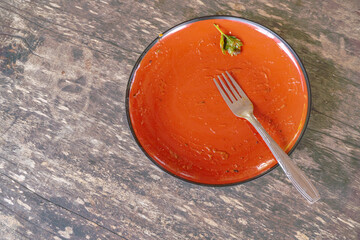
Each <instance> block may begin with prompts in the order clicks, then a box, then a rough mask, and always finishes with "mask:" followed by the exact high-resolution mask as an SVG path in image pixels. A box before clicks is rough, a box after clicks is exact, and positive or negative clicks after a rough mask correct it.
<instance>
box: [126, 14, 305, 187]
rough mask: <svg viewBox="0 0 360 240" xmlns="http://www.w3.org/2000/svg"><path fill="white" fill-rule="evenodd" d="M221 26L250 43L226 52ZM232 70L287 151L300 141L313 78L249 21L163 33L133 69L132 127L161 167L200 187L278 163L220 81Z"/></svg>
mask: <svg viewBox="0 0 360 240" xmlns="http://www.w3.org/2000/svg"><path fill="white" fill-rule="evenodd" d="M214 24H217V25H219V27H220V28H221V29H222V30H223V32H224V33H226V34H229V35H233V36H236V37H237V38H239V39H240V40H241V41H242V42H243V44H244V45H243V47H242V51H241V53H240V54H238V55H236V56H230V55H229V54H225V55H224V54H223V53H222V51H221V49H220V46H219V43H220V33H219V32H218V30H217V29H216V28H215V27H214ZM225 70H227V71H228V72H230V74H231V75H232V76H233V77H234V78H235V79H236V81H237V82H238V83H239V84H240V85H241V86H242V88H243V90H244V91H245V93H246V94H247V95H248V97H249V98H250V100H251V101H252V102H253V104H254V114H255V116H256V117H257V118H258V120H259V121H260V122H261V124H262V125H263V127H264V128H265V129H266V130H267V132H268V133H269V134H270V135H271V136H272V137H273V138H274V140H275V141H276V142H277V143H278V144H279V145H280V146H281V147H282V148H283V149H284V150H285V151H286V152H287V153H290V152H291V151H293V150H294V148H295V146H296V145H297V143H298V142H299V140H300V138H301V136H302V135H303V132H304V130H305V128H306V124H307V121H308V118H309V113H310V88H309V81H308V78H307V75H306V72H305V69H304V67H303V65H302V64H301V62H300V60H299V58H298V56H297V55H296V53H295V52H294V50H293V49H292V48H291V47H290V46H289V45H288V44H287V43H286V42H285V41H284V40H283V39H282V38H280V37H279V36H278V35H277V34H275V33H274V32H272V31H271V30H269V29H267V28H265V27H263V26H261V25H259V24H257V23H255V22H252V21H249V20H245V19H242V18H237V17H229V16H210V17H203V18H197V19H193V20H190V21H187V22H184V23H181V24H180V25H177V26H175V27H173V28H171V29H169V30H168V31H166V32H165V33H164V34H162V35H160V36H159V37H157V38H156V39H155V40H154V41H153V42H152V43H151V44H150V45H149V46H148V47H147V48H146V49H145V51H144V52H143V54H142V55H141V56H140V58H139V60H138V61H137V63H136V64H135V66H134V69H133V71H132V73H131V76H130V79H129V83H128V89H127V94H126V107H127V115H128V121H129V125H130V128H131V130H132V133H133V135H134V137H135V139H136V141H137V143H138V144H139V146H140V148H141V149H142V150H143V151H144V153H145V154H146V155H147V156H148V157H149V158H150V159H151V160H152V161H153V162H154V163H155V164H156V165H158V166H159V167H160V168H162V169H163V170H165V171H167V172H168V173H171V174H172V175H174V176H177V177H179V178H181V179H184V180H187V181H191V182H194V183H200V184H209V185H227V184H234V183H241V182H245V181H248V180H251V179H254V178H256V177H259V176H261V175H263V174H264V173H266V172H268V171H270V170H271V169H273V168H274V167H275V166H276V165H277V162H276V160H275V159H274V157H273V155H272V154H271V152H270V150H269V149H268V148H267V146H266V145H265V143H264V141H263V140H262V138H261V137H260V135H259V134H258V133H257V132H256V130H255V129H254V128H253V127H252V126H251V125H250V124H249V123H248V122H247V121H246V120H244V119H241V118H238V117H236V116H235V115H234V114H233V113H232V112H231V111H230V109H229V108H228V106H227V105H226V104H225V102H224V100H223V99H222V97H221V95H220V94H219V92H218V90H217V88H216V86H215V84H214V83H213V80H212V79H213V78H214V76H216V75H219V74H221V73H222V72H224V71H225Z"/></svg>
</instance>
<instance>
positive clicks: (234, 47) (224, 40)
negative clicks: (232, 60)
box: [214, 24, 243, 56]
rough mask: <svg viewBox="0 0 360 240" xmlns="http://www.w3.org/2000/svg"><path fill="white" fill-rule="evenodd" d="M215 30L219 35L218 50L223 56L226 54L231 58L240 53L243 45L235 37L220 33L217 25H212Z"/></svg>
mask: <svg viewBox="0 0 360 240" xmlns="http://www.w3.org/2000/svg"><path fill="white" fill-rule="evenodd" d="M214 26H215V27H216V29H217V30H219V32H220V33H221V38H220V48H221V51H222V53H223V54H226V52H228V53H229V54H230V55H231V56H234V55H237V54H239V53H240V52H241V46H242V45H243V43H242V42H241V41H240V39H238V38H237V37H235V36H228V35H226V34H225V33H223V32H222V31H221V29H220V28H219V26H218V25H216V24H214Z"/></svg>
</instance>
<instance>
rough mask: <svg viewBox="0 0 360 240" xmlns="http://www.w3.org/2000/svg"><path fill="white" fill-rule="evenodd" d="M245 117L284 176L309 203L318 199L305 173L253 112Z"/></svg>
mask: <svg viewBox="0 0 360 240" xmlns="http://www.w3.org/2000/svg"><path fill="white" fill-rule="evenodd" d="M246 119H247V120H248V121H249V122H250V123H251V124H252V125H253V126H254V127H255V129H256V130H257V131H258V132H259V134H260V135H261V137H262V138H263V140H264V141H265V143H266V145H267V146H268V147H269V148H270V151H271V152H272V154H273V155H274V157H275V159H276V160H277V162H278V163H279V165H280V166H281V168H282V169H283V170H284V172H285V174H286V176H287V177H288V178H289V179H290V181H291V182H292V184H293V185H294V186H295V188H296V189H297V190H298V191H299V192H300V193H301V195H302V196H303V197H304V198H305V199H306V200H308V201H309V202H310V203H311V204H312V203H314V202H316V201H317V200H319V199H320V195H319V193H318V191H317V190H316V188H315V187H314V186H313V185H312V184H311V182H310V180H309V179H308V178H307V177H306V176H305V174H304V173H303V172H302V171H301V170H300V169H299V168H298V167H297V166H296V165H295V164H294V163H293V161H291V159H290V157H289V156H288V155H287V154H286V153H285V152H284V151H283V150H282V148H281V147H280V146H279V145H278V144H277V143H276V142H275V141H274V139H272V137H271V136H270V135H269V134H268V133H267V132H266V131H265V129H264V128H263V126H262V125H261V123H260V122H259V121H258V120H257V119H256V117H255V116H254V114H249V115H248V116H247V117H246Z"/></svg>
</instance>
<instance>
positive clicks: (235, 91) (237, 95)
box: [213, 71, 320, 204]
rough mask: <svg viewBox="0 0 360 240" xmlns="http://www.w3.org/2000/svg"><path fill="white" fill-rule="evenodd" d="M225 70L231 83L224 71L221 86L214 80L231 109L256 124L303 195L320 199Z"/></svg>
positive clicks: (312, 199) (308, 198)
mask: <svg viewBox="0 0 360 240" xmlns="http://www.w3.org/2000/svg"><path fill="white" fill-rule="evenodd" d="M225 72H226V75H227V76H228V77H229V79H230V80H231V83H230V81H229V80H228V78H227V77H226V76H225V74H224V73H222V76H223V78H224V80H222V78H221V77H220V76H217V77H218V79H219V83H220V84H221V86H220V84H219V83H218V81H217V80H216V79H215V78H214V79H213V80H214V83H215V85H216V87H217V89H218V90H219V92H220V94H221V96H222V97H223V99H224V100H225V102H226V104H227V105H228V106H229V108H230V110H231V111H232V112H233V113H234V114H235V115H236V116H238V117H241V118H244V119H246V120H248V121H249V122H250V123H251V124H252V125H253V126H254V128H255V129H256V130H257V131H258V132H259V134H260V136H261V137H262V138H263V140H264V142H265V143H266V145H267V146H268V147H269V149H270V151H271V152H272V154H273V155H274V157H275V159H276V160H277V162H278V163H279V165H280V166H281V168H282V169H283V170H284V172H285V174H286V176H287V177H288V178H289V179H290V181H291V182H292V184H293V185H294V186H295V188H296V189H297V190H298V191H299V192H300V193H301V195H302V196H303V197H304V198H305V199H306V200H307V201H308V202H309V203H311V204H312V203H314V202H316V201H317V200H319V199H320V195H319V193H318V191H317V190H316V188H315V187H314V186H313V185H312V184H311V182H310V180H309V179H308V178H307V177H306V176H305V174H304V173H303V172H302V171H301V170H300V169H299V168H298V167H297V166H296V165H295V164H294V163H293V162H292V161H291V159H290V157H289V156H288V155H287V154H286V153H285V152H284V151H283V150H282V148H281V147H280V146H279V145H278V144H277V143H276V142H275V141H274V140H273V139H272V138H271V136H270V135H269V134H268V133H267V132H266V131H265V129H264V128H263V127H262V125H261V124H260V122H259V121H258V120H257V119H256V117H255V116H254V113H253V109H254V107H253V104H252V102H251V101H250V99H249V98H248V97H247V96H246V94H245V93H244V91H243V90H242V89H241V87H240V86H239V84H238V83H237V82H236V81H235V79H234V78H233V77H232V76H231V75H230V74H229V73H228V72H227V71H225ZM225 82H226V83H225Z"/></svg>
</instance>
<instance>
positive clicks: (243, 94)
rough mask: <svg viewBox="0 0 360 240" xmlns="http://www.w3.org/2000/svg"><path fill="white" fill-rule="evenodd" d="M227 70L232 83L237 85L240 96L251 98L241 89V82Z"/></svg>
mask: <svg viewBox="0 0 360 240" xmlns="http://www.w3.org/2000/svg"><path fill="white" fill-rule="evenodd" d="M225 72H226V74H227V75H228V76H229V78H230V79H231V82H232V84H233V85H234V86H235V88H236V90H237V91H238V93H239V94H240V96H241V97H242V98H244V99H249V98H248V96H246V94H245V92H244V91H243V90H242V89H241V87H240V86H239V84H238V83H237V82H236V81H235V79H234V78H233V77H232V76H231V75H230V74H229V73H228V71H225Z"/></svg>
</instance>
